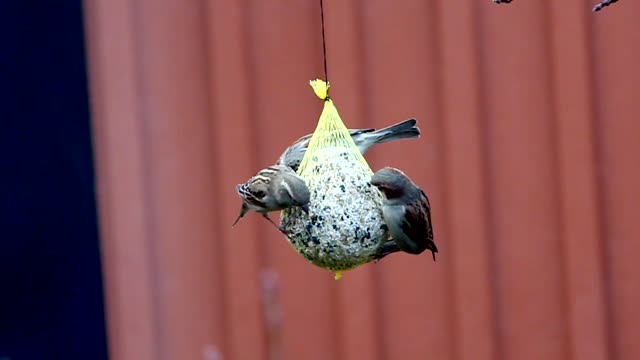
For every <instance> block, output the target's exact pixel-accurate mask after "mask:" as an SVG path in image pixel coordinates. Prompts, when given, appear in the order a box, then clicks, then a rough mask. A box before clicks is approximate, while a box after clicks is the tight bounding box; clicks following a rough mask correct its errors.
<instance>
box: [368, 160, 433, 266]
mask: <svg viewBox="0 0 640 360" xmlns="http://www.w3.org/2000/svg"><path fill="white" fill-rule="evenodd" d="M371 184H372V185H373V186H375V187H377V188H378V189H379V190H380V191H381V192H382V194H383V195H384V200H383V202H382V217H383V218H384V222H385V224H386V225H387V228H388V229H389V234H390V235H391V237H392V239H391V240H389V241H387V242H386V243H385V244H384V245H383V247H382V249H381V251H380V252H379V253H378V255H377V256H376V258H377V259H381V258H383V257H384V256H386V255H389V254H391V253H394V252H397V251H399V250H401V251H404V252H406V253H409V254H416V255H417V254H420V253H422V252H423V251H424V250H430V251H431V253H432V256H433V261H435V260H436V253H437V252H438V248H437V247H436V244H435V242H433V227H432V223H431V205H430V204H429V198H427V195H426V194H425V193H424V191H422V189H420V188H419V187H418V186H417V185H416V184H414V183H413V181H411V179H409V177H407V175H405V174H404V173H403V172H402V171H400V170H398V169H394V168H391V167H385V168H382V169H380V170H378V171H376V172H375V173H374V174H373V176H372V177H371Z"/></svg>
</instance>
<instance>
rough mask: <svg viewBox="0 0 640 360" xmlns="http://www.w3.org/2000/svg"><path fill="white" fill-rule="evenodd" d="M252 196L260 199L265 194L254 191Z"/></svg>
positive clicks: (260, 191)
mask: <svg viewBox="0 0 640 360" xmlns="http://www.w3.org/2000/svg"><path fill="white" fill-rule="evenodd" d="M253 195H254V196H255V197H257V198H260V199H262V198H263V197H264V196H265V195H266V194H265V192H264V191H262V190H257V191H254V193H253Z"/></svg>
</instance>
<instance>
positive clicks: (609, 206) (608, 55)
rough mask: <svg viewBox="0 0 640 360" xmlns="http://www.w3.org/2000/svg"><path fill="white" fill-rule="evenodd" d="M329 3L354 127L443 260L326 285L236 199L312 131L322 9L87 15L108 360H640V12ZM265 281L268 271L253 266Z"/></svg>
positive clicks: (125, 10)
mask: <svg viewBox="0 0 640 360" xmlns="http://www.w3.org/2000/svg"><path fill="white" fill-rule="evenodd" d="M591 5H593V4H590V3H588V2H586V1H584V0H563V1H550V0H548V1H531V0H518V1H514V2H513V3H512V4H510V5H496V4H493V3H492V2H491V1H490V0H460V1H419V0H412V1H403V2H398V1H382V0H376V1H373V0H360V1H338V0H326V1H325V17H326V31H327V52H328V66H329V79H330V80H331V82H332V84H333V87H332V95H333V98H334V99H335V101H336V105H337V107H338V110H339V111H340V114H341V116H342V118H343V119H344V121H345V122H346V123H347V125H349V126H350V127H380V126H385V125H388V124H390V123H392V122H396V121H399V120H402V119H405V118H408V117H416V118H417V119H418V121H419V123H418V124H419V126H420V128H421V129H422V134H423V135H422V137H421V139H420V140H417V141H416V140H411V141H402V142H396V143H392V144H385V145H381V146H378V147H377V148H374V149H373V150H372V151H371V152H370V153H368V156H367V159H368V160H369V161H370V164H371V166H372V168H373V169H377V168H379V167H382V166H384V165H392V166H395V167H399V168H401V169H404V170H405V171H406V172H407V173H408V175H409V176H411V177H412V178H413V179H414V180H415V181H416V182H417V183H418V184H420V185H421V186H422V187H423V188H424V189H425V190H426V191H427V192H428V193H429V194H430V197H431V202H432V206H433V218H434V222H435V234H436V241H437V244H438V246H439V248H440V255H441V256H440V257H439V259H438V261H437V262H436V263H433V262H432V261H431V259H430V256H428V255H422V256H418V257H415V256H408V255H394V256H391V257H389V258H387V259H385V260H384V261H382V262H380V263H378V264H368V265H364V266H362V267H360V268H358V269H356V270H353V271H350V272H347V273H345V274H344V277H343V278H342V279H341V280H340V281H335V280H333V275H332V274H331V273H329V272H327V271H325V270H323V269H320V268H317V267H315V266H313V265H311V264H309V263H308V262H307V261H306V260H304V259H303V258H302V257H301V256H300V255H298V254H297V253H296V252H295V251H294V250H293V249H292V248H291V247H290V245H289V244H288V243H287V242H286V241H285V240H284V239H283V238H282V236H281V235H280V234H279V233H278V232H277V231H275V230H274V229H273V228H272V227H271V226H270V224H268V223H267V222H266V221H264V220H262V219H260V218H259V216H257V215H255V214H252V215H251V216H248V217H246V218H245V219H243V220H242V221H241V222H240V223H239V224H238V225H237V226H236V227H234V228H231V223H232V222H233V220H234V218H235V216H236V215H237V213H238V210H239V206H240V199H239V198H238V196H237V194H236V193H235V184H237V183H239V182H242V181H244V180H246V179H247V178H248V177H249V176H251V175H253V174H254V173H255V172H256V171H257V170H258V169H259V168H261V167H263V166H266V165H268V164H271V163H272V162H274V161H275V159H276V158H277V156H278V155H279V154H280V152H281V151H282V149H283V148H284V147H285V146H287V145H288V144H289V143H290V142H291V141H292V140H294V139H295V138H297V137H298V136H300V135H302V134H305V133H309V132H311V131H312V130H313V129H314V128H315V125H316V121H317V119H318V116H319V114H320V111H321V108H322V103H321V101H320V100H318V99H317V98H316V97H315V95H314V94H313V92H312V91H311V89H310V88H309V86H308V80H309V79H311V78H315V77H318V76H322V75H323V71H322V42H321V37H320V7H319V3H318V1H310V0H296V1H282V0H270V1H235V0H210V1H205V0H190V1H176V0H173V1H170V0H138V1H134V0H109V1H86V3H85V13H86V27H87V33H88V35H87V46H88V53H89V64H90V84H89V85H90V90H91V97H92V104H91V106H92V112H93V119H94V135H95V151H96V156H97V169H96V171H97V176H98V199H99V205H100V209H99V213H100V228H101V234H102V244H103V258H104V267H105V268H104V276H105V283H106V297H107V298H106V301H107V302H106V304H107V316H108V326H109V344H110V351H111V356H112V358H113V359H125V360H129V359H131V360H134V359H135V360H144V359H208V360H213V359H217V360H220V359H233V360H235V359H265V360H266V359H269V360H284V359H308V360H326V359H332V360H339V359H342V360H347V359H378V360H383V359H407V360H408V359H425V358H428V359H452V360H454V359H455V360H462V359H469V360H480V359H487V360H489V359H491V360H493V359H514V360H515V359H517V360H528V359H530V360H540V359H545V360H554V359H555V360H565V359H575V360H589V359H593V360H600V359H615V360H636V359H640V341H638V339H640V312H639V311H638V310H637V306H638V304H640V280H638V276H637V274H638V270H637V269H636V266H635V265H636V263H635V261H636V260H634V259H635V257H636V256H637V254H638V253H640V242H639V241H638V240H639V239H638V236H639V235H640V225H639V221H638V220H637V216H638V204H639V203H640V186H639V185H640V160H639V156H640V141H638V140H639V139H640V98H639V95H638V91H637V90H636V87H637V84H639V83H640V70H639V67H638V64H640V21H638V18H639V15H640V3H639V2H637V1H630V0H626V1H620V2H618V3H616V4H615V6H612V7H608V8H607V9H606V10H604V11H602V12H600V13H597V14H592V13H591V12H590V8H591ZM265 271H267V272H266V273H265Z"/></svg>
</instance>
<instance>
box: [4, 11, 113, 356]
mask: <svg viewBox="0 0 640 360" xmlns="http://www.w3.org/2000/svg"><path fill="white" fill-rule="evenodd" d="M82 20H83V19H82V7H81V1H80V0H64V1H45V0H2V1H0V36H1V39H2V41H0V360H8V359H11V360H31V359H34V360H48V359H83V360H87V359H91V360H100V359H107V346H106V339H105V338H106V336H105V320H104V310H103V294H102V276H101V269H100V253H99V242H98V231H97V221H96V206H95V205H96V204H95V191H94V175H93V158H92V150H91V134H90V122H89V108H88V94H87V78H86V64H85V51H84V33H83V23H82Z"/></svg>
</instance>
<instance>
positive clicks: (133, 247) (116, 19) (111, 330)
mask: <svg viewBox="0 0 640 360" xmlns="http://www.w3.org/2000/svg"><path fill="white" fill-rule="evenodd" d="M130 10H131V7H130V4H129V2H128V1H126V0H116V1H113V2H109V3H105V2H94V1H89V2H86V3H85V7H84V12H85V22H86V37H87V47H88V50H87V51H88V64H89V65H88V67H89V81H90V84H89V85H90V89H89V92H90V96H91V114H92V128H93V143H94V154H95V157H96V161H95V163H96V169H95V170H96V179H97V184H96V190H97V197H98V208H99V209H98V214H99V228H100V235H101V244H102V251H101V252H102V263H103V267H104V284H105V306H106V314H107V326H108V343H109V355H110V357H111V358H113V359H143V360H146V359H158V358H159V355H158V352H157V351H158V334H157V330H158V329H157V327H156V322H155V319H154V317H155V302H154V299H155V294H154V292H153V280H152V279H153V278H154V277H155V275H154V271H155V269H154V268H153V267H152V259H151V254H150V252H149V247H148V245H149V244H148V241H149V229H148V224H147V217H146V215H145V212H146V208H145V205H144V202H145V193H144V189H145V186H146V184H145V182H144V162H145V158H144V155H143V153H142V144H141V142H140V139H141V131H140V130H141V129H140V126H139V125H138V121H137V117H138V114H139V111H140V99H139V97H138V94H137V92H136V86H137V85H138V84H137V81H136V76H137V69H136V61H137V59H136V53H135V52H134V51H133V49H134V48H135V47H134V44H133V33H134V29H133V18H132V16H133V14H132V13H131V11H130ZM112 39H117V40H118V41H113V40H112Z"/></svg>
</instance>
